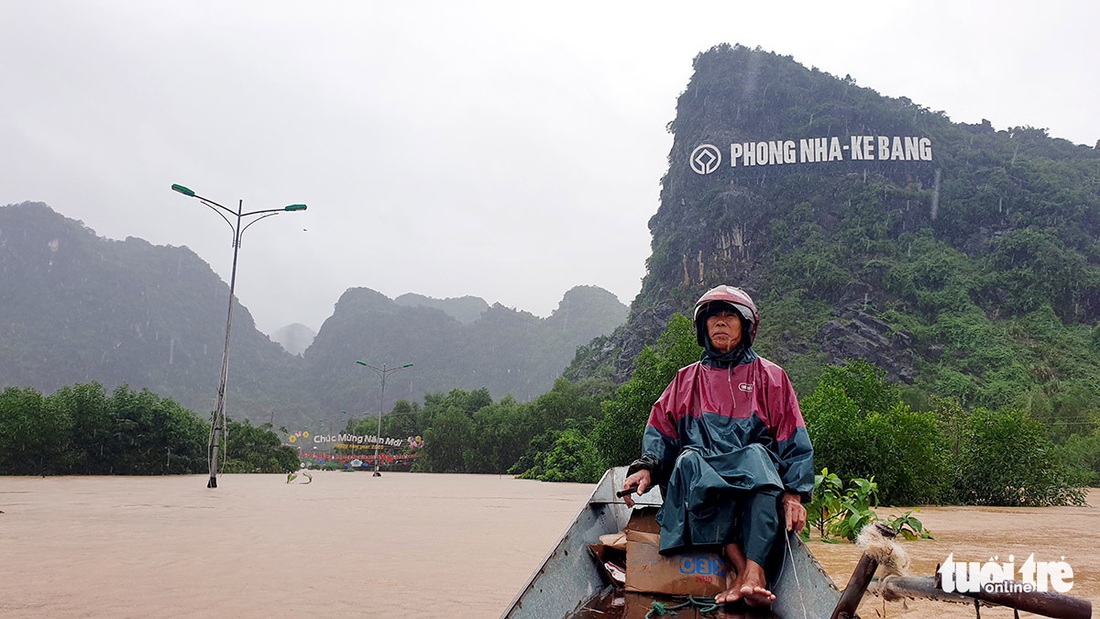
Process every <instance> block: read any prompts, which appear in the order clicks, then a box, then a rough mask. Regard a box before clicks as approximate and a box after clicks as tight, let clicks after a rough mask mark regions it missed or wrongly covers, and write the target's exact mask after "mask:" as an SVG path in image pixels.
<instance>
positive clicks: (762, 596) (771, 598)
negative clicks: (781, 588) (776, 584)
mask: <svg viewBox="0 0 1100 619" xmlns="http://www.w3.org/2000/svg"><path fill="white" fill-rule="evenodd" d="M741 599H743V600H745V606H752V607H761V606H771V605H772V603H773V602H775V594H774V593H772V592H771V591H768V590H767V589H765V588H764V587H760V586H750V585H744V586H742V587H741Z"/></svg>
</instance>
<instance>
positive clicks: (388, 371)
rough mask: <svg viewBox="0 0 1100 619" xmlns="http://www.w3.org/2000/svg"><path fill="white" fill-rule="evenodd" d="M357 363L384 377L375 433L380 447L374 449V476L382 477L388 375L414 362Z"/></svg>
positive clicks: (410, 365) (408, 366) (409, 366)
mask: <svg viewBox="0 0 1100 619" xmlns="http://www.w3.org/2000/svg"><path fill="white" fill-rule="evenodd" d="M356 363H358V364H359V365H361V366H363V367H368V368H370V369H372V370H374V372H375V374H378V376H380V377H381V378H382V395H381V397H379V401H378V434H377V435H375V438H376V439H377V440H378V449H375V450H374V477H381V476H382V472H381V471H380V470H378V469H379V466H378V460H379V459H380V458H381V456H382V410H383V409H384V406H385V404H386V376H388V375H390V374H392V373H394V372H396V371H398V370H403V369H405V368H411V367H412V366H413V364H411V363H406V364H405V365H402V366H398V367H395V368H390V367H386V364H385V363H383V364H382V367H380V368H377V367H374V366H373V365H370V364H369V363H366V362H364V361H356Z"/></svg>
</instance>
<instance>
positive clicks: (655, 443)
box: [623, 286, 814, 606]
mask: <svg viewBox="0 0 1100 619" xmlns="http://www.w3.org/2000/svg"><path fill="white" fill-rule="evenodd" d="M694 322H695V330H696V337H697V338H698V341H699V345H700V346H703V348H704V352H703V356H702V360H701V361H699V362H696V363H693V364H691V365H689V366H687V367H685V368H682V369H680V370H679V372H678V373H677V374H676V378H674V379H673V381H672V382H671V383H670V384H669V385H668V387H667V388H666V389H665V391H664V393H663V394H662V395H661V397H660V398H659V399H658V400H657V402H656V404H654V405H653V409H652V410H651V411H650V414H649V422H648V423H647V424H646V428H645V433H644V434H643V437H642V457H641V458H639V459H638V460H636V461H635V462H634V463H633V464H632V465H631V466H630V468H629V470H628V475H627V478H626V482H625V483H624V484H623V488H624V489H629V488H632V487H634V486H636V487H637V490H636V492H637V493H638V494H642V493H644V492H646V490H648V489H649V488H650V487H651V486H652V485H653V484H654V483H657V484H659V485H660V486H661V491H662V494H663V495H664V505H663V506H662V507H661V510H660V511H659V512H658V513H657V521H658V522H659V523H660V525H661V548H660V552H661V553H662V554H674V553H678V552H684V551H688V550H702V549H713V548H716V547H722V549H723V551H724V553H725V555H726V557H728V559H729V561H730V563H731V564H732V566H733V569H734V570H735V571H736V578H735V579H734V581H733V584H732V586H731V587H730V588H729V589H728V590H727V591H725V592H723V593H720V594H719V595H717V596H716V597H715V600H716V601H717V602H718V603H720V604H721V603H732V602H737V601H740V600H743V601H744V603H745V604H747V605H749V606H767V605H770V604H771V603H772V602H774V601H775V595H774V594H772V592H771V591H770V590H769V589H768V583H767V578H766V575H765V566H766V565H768V558H769V556H771V553H772V551H773V548H778V547H777V546H776V541H777V540H778V539H779V536H780V535H786V534H785V533H783V532H782V531H781V522H783V523H785V524H786V530H787V531H796V532H797V531H801V530H802V527H803V526H805V524H806V508H805V507H803V503H806V502H809V500H810V493H811V492H812V491H813V486H814V467H813V447H812V446H811V445H810V438H809V435H808V434H807V433H806V426H805V423H804V422H803V420H802V413H801V411H800V410H799V407H798V398H797V396H796V395H795V392H794V389H793V388H792V386H791V381H790V379H789V378H788V377H787V373H786V372H785V371H784V370H783V368H781V367H779V366H778V365H776V364H774V363H772V362H770V361H768V360H766V359H764V358H762V357H760V356H758V355H757V354H756V352H755V351H753V349H752V342H753V338H754V337H755V336H756V329H757V327H758V326H759V324H760V315H759V313H758V312H757V310H756V305H755V304H754V303H753V301H752V299H751V298H750V297H749V295H748V294H747V293H745V292H744V291H743V290H741V289H740V288H734V287H732V286H718V287H716V288H714V289H712V290H709V291H708V292H707V293H706V294H704V295H703V296H702V297H701V298H700V299H699V301H698V302H697V303H696V304H695V314H694ZM626 503H627V505H630V506H633V505H634V502H633V500H632V499H631V497H630V496H627V497H626ZM781 519H782V520H781ZM782 543H783V540H780V541H779V544H780V545H782Z"/></svg>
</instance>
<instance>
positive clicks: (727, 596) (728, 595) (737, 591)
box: [714, 573, 741, 605]
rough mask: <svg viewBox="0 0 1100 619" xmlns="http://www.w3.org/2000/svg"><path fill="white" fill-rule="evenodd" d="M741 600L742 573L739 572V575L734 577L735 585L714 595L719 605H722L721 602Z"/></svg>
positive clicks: (727, 602)
mask: <svg viewBox="0 0 1100 619" xmlns="http://www.w3.org/2000/svg"><path fill="white" fill-rule="evenodd" d="M740 600H741V574H740V573H738V574H737V576H736V577H735V578H734V579H733V585H732V586H731V587H730V588H729V589H727V590H725V591H723V592H722V593H719V594H718V595H716V596H714V603H715V604H719V605H721V604H733V603H734V602H738V601H740Z"/></svg>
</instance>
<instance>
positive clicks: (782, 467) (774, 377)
mask: <svg viewBox="0 0 1100 619" xmlns="http://www.w3.org/2000/svg"><path fill="white" fill-rule="evenodd" d="M769 370H770V371H769V372H768V374H769V378H770V380H769V381H768V383H769V384H768V400H767V406H768V415H767V417H768V425H769V429H770V430H771V433H772V436H773V437H775V441H776V443H775V454H776V456H777V457H778V460H779V462H778V464H779V476H780V478H782V480H783V488H784V491H785V492H791V493H797V494H798V495H799V496H800V497H801V499H802V502H803V503H809V502H810V495H811V493H813V489H814V448H813V445H811V444H810V435H809V434H807V433H806V423H805V421H803V419H802V410H801V409H800V408H799V406H798V396H797V395H795V392H794V387H793V386H792V385H791V380H790V378H789V377H788V376H787V373H786V372H785V371H784V370H783V369H782V368H780V367H779V366H777V365H773V366H772V367H771V368H769Z"/></svg>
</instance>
